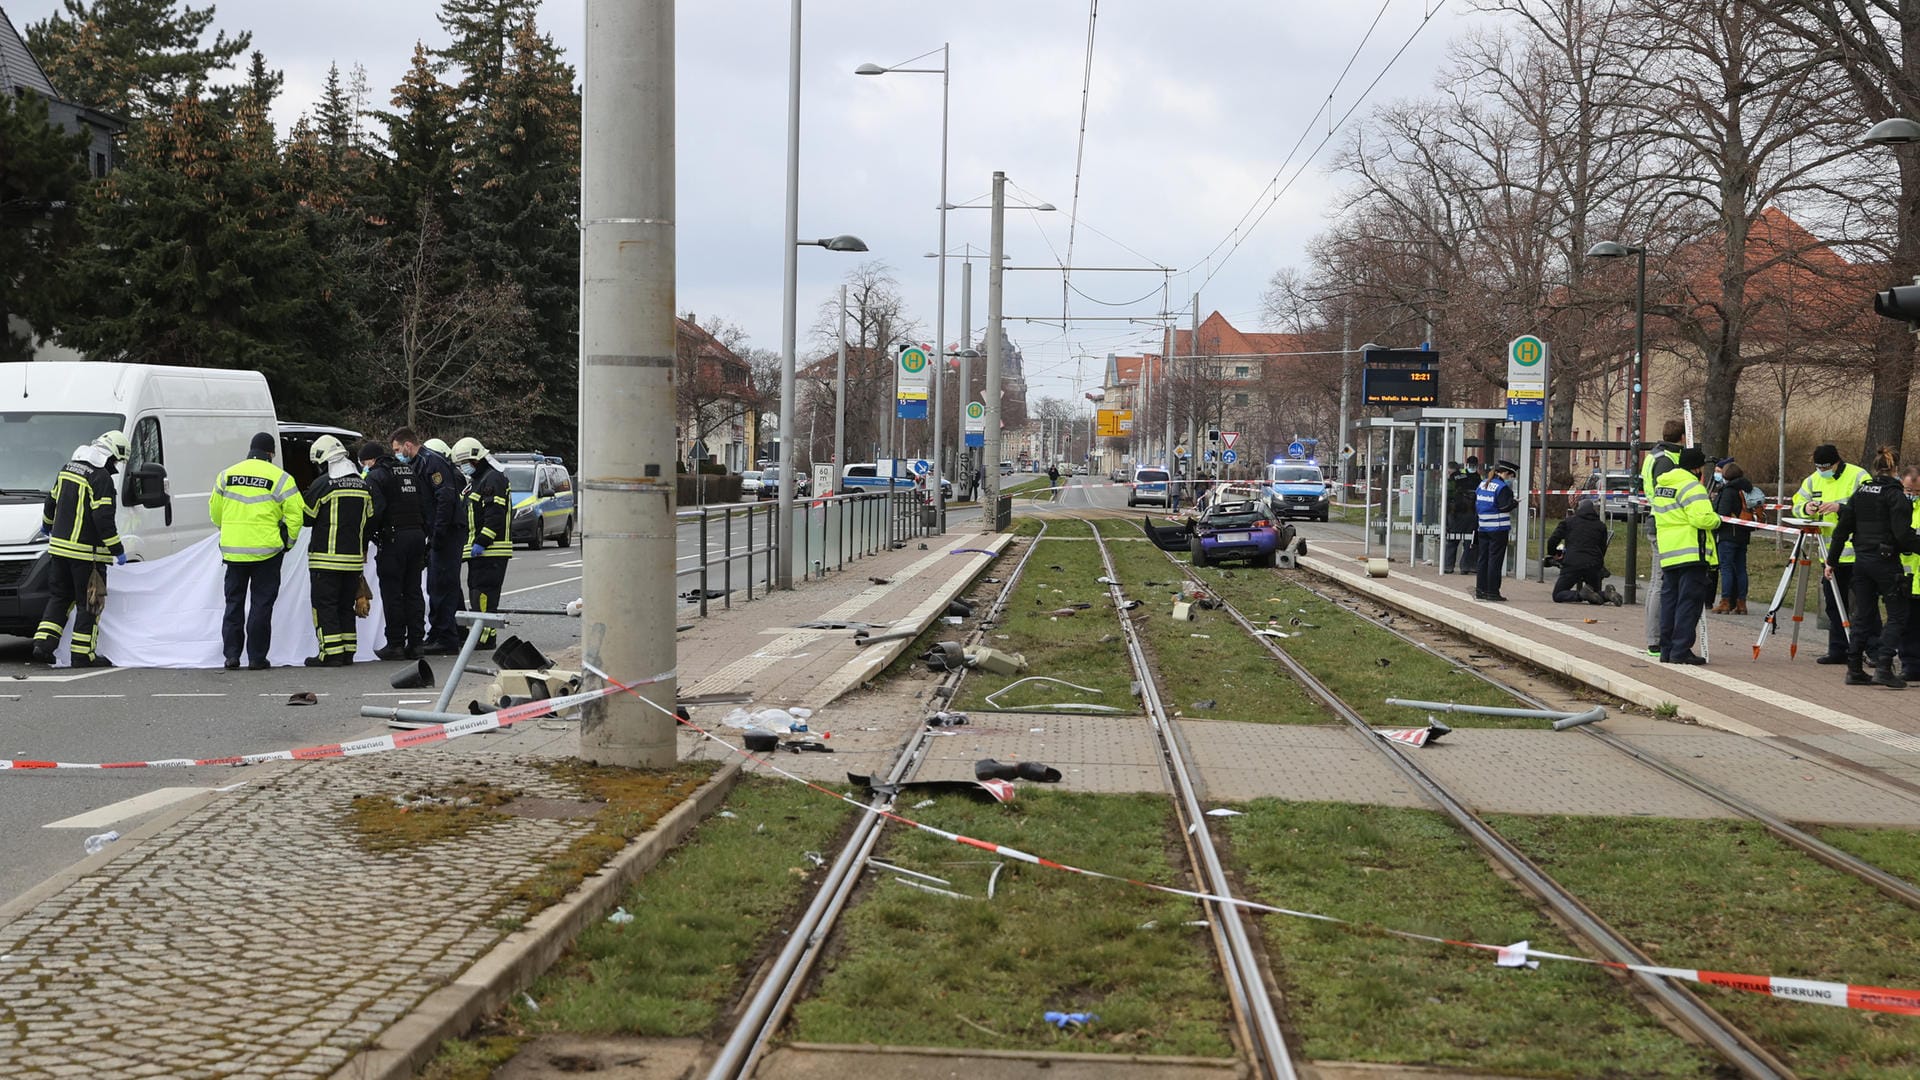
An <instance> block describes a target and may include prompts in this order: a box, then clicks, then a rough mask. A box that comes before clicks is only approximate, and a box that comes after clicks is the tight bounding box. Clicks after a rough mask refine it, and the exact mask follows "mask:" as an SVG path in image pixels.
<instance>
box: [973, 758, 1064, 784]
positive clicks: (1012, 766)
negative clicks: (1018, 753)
mask: <svg viewBox="0 0 1920 1080" xmlns="http://www.w3.org/2000/svg"><path fill="white" fill-rule="evenodd" d="M973 775H974V777H975V778H976V779H980V780H1032V781H1035V782H1037V783H1041V784H1057V783H1059V782H1060V770H1059V769H1056V768H1054V767H1052V766H1051V765H1042V764H1040V763H1039V762H1037V761H1021V762H1007V763H1002V762H998V761H995V760H993V759H992V758H981V759H980V760H979V761H976V762H974V763H973Z"/></svg>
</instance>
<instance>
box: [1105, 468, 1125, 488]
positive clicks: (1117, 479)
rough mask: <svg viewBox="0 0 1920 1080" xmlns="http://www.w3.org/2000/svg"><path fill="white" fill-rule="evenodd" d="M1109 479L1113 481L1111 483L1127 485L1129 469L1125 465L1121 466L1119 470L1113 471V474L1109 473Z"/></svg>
mask: <svg viewBox="0 0 1920 1080" xmlns="http://www.w3.org/2000/svg"><path fill="white" fill-rule="evenodd" d="M1107 479H1109V480H1111V481H1113V482H1114V483H1116V484H1124V483H1126V482H1127V467H1126V466H1125V465H1122V466H1120V467H1119V468H1117V469H1115V470H1113V471H1112V472H1110V473H1108V474H1107Z"/></svg>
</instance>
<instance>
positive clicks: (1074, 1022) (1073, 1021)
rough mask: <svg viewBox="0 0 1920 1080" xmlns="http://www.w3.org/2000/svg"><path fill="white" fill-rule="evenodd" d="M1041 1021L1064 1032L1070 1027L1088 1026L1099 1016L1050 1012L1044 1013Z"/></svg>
mask: <svg viewBox="0 0 1920 1080" xmlns="http://www.w3.org/2000/svg"><path fill="white" fill-rule="evenodd" d="M1042 1019H1044V1020H1045V1021H1046V1022H1047V1023H1049V1024H1052V1025H1053V1026H1054V1027H1057V1028H1059V1029H1060V1030H1062V1031H1065V1030H1066V1029H1067V1028H1070V1027H1085V1026H1087V1025H1088V1024H1091V1023H1094V1022H1095V1021H1098V1020H1099V1019H1100V1015H1099V1014H1098V1013H1082V1012H1076V1013H1070V1012H1050V1013H1046V1014H1045V1015H1044V1016H1043V1017H1042Z"/></svg>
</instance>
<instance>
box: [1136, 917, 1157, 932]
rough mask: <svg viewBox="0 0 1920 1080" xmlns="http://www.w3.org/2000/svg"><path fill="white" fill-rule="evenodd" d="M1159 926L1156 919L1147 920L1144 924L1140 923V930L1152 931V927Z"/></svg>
mask: <svg viewBox="0 0 1920 1080" xmlns="http://www.w3.org/2000/svg"><path fill="white" fill-rule="evenodd" d="M1159 925H1160V922H1159V920H1157V919H1148V920H1147V921H1146V922H1143V923H1141V924H1140V929H1142V930H1151V929H1153V928H1154V927H1156V926H1159Z"/></svg>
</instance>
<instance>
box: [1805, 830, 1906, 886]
mask: <svg viewBox="0 0 1920 1080" xmlns="http://www.w3.org/2000/svg"><path fill="white" fill-rule="evenodd" d="M1806 828H1807V831H1808V832H1811V833H1813V834H1814V835H1816V836H1818V837H1819V838H1820V839H1822V840H1825V841H1826V842H1827V843H1829V844H1832V845H1833V846H1834V847H1837V848H1839V849H1840V850H1841V851H1845V852H1847V853H1849V854H1852V855H1857V856H1859V857H1860V858H1862V859H1865V860H1867V861H1868V862H1870V863H1872V864H1873V865H1875V866H1877V867H1879V868H1880V869H1882V870H1885V871H1886V872H1887V873H1889V874H1892V875H1894V876H1895V877H1899V878H1904V879H1906V880H1907V881H1920V843H1916V841H1920V832H1915V831H1914V830H1912V829H1850V828H1842V827H1839V826H1835V825H1821V826H1807V827H1806Z"/></svg>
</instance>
